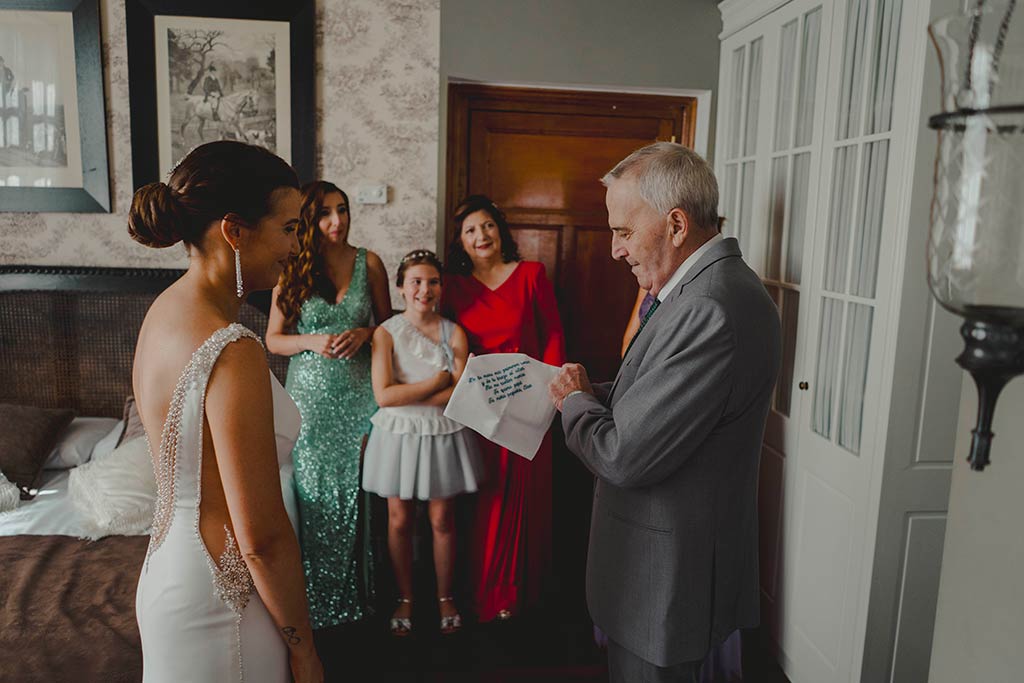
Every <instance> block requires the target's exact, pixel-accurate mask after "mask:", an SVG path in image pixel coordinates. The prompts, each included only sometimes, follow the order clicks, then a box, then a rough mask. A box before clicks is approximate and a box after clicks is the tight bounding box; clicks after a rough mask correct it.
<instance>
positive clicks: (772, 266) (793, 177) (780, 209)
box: [762, 3, 824, 417]
mask: <svg viewBox="0 0 1024 683" xmlns="http://www.w3.org/2000/svg"><path fill="white" fill-rule="evenodd" d="M794 10H795V11H792V12H790V13H788V16H786V17H785V18H783V19H782V24H781V26H779V28H778V29H777V35H778V49H777V51H776V54H775V60H776V63H777V69H776V70H775V82H774V86H775V110H774V121H773V126H772V140H771V145H770V149H771V153H770V160H769V166H770V172H769V182H768V191H769V193H770V197H769V208H768V219H767V223H766V225H767V232H768V234H767V236H766V237H767V239H766V249H765V251H764V255H763V258H764V268H763V270H762V272H763V275H764V283H765V286H766V287H767V288H768V290H769V292H770V293H771V294H772V296H773V298H774V299H775V302H776V304H777V305H778V306H779V314H780V316H781V318H782V334H783V340H782V343H783V359H782V369H781V371H780V376H779V380H778V382H777V384H776V389H775V396H774V399H773V403H772V408H773V410H774V412H775V413H777V414H779V415H781V416H783V417H789V416H790V414H791V408H792V406H791V404H792V399H793V380H794V371H795V368H796V365H797V363H796V349H797V342H798V339H797V334H798V331H799V325H798V321H799V312H800V296H801V286H802V278H803V263H804V250H805V248H806V247H805V237H806V234H807V217H808V215H809V207H810V204H811V202H812V200H813V199H814V194H813V192H812V191H811V186H810V184H811V182H812V173H811V166H812V162H814V161H815V159H814V158H813V157H814V156H815V155H816V154H817V152H816V150H815V149H814V147H813V146H812V143H813V141H815V140H817V139H819V138H820V131H818V132H817V133H816V131H815V127H816V126H820V125H821V124H820V121H819V119H820V113H821V109H820V104H819V107H818V109H816V108H815V103H820V102H821V98H820V94H819V92H818V91H819V90H820V88H821V87H822V84H820V83H819V78H818V77H819V73H824V69H823V68H819V66H820V65H819V63H818V62H819V60H820V59H821V56H822V54H823V52H822V50H821V42H822V14H823V11H824V10H823V8H822V6H821V4H812V3H803V4H801V3H797V4H796V5H795V7H794ZM816 112H817V114H818V115H816Z"/></svg>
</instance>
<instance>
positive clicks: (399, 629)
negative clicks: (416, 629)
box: [388, 598, 412, 638]
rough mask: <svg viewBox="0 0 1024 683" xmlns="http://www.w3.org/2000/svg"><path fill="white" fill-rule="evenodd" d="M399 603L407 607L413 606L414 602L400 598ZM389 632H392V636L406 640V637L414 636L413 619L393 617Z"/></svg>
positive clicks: (389, 624)
mask: <svg viewBox="0 0 1024 683" xmlns="http://www.w3.org/2000/svg"><path fill="white" fill-rule="evenodd" d="M398 602H399V603H401V604H405V605H411V604H412V600H410V599H409V598H398ZM388 630H390V631H391V635H393V636H395V637H396V638H405V637H406V636H410V635H412V618H411V617H391V621H389V622H388Z"/></svg>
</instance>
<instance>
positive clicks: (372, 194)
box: [356, 185, 388, 204]
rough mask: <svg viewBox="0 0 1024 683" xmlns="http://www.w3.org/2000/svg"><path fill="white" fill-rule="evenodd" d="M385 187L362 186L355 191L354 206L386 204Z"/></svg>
mask: <svg viewBox="0 0 1024 683" xmlns="http://www.w3.org/2000/svg"><path fill="white" fill-rule="evenodd" d="M387 203H388V186H387V185H364V186H363V187H360V188H358V189H357V190H356V204H387Z"/></svg>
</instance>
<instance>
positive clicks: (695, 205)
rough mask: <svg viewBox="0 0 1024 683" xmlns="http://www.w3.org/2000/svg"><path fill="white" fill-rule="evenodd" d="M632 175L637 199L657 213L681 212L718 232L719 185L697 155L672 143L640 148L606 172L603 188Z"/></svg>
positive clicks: (706, 163) (706, 227) (705, 163)
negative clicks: (638, 188) (635, 185)
mask: <svg viewBox="0 0 1024 683" xmlns="http://www.w3.org/2000/svg"><path fill="white" fill-rule="evenodd" d="M627 175H632V176H633V177H635V178H636V180H637V185H638V186H639V187H640V196H641V197H642V198H643V200H644V201H645V202H647V203H648V204H650V205H651V206H652V207H653V208H654V210H655V211H657V212H658V213H664V214H667V213H668V212H669V211H671V210H672V209H682V210H683V212H685V213H686V216H687V218H689V219H690V220H691V221H693V222H694V223H696V224H697V225H698V226H700V227H702V228H705V229H707V230H717V229H718V181H717V180H715V173H714V171H712V170H711V166H710V165H709V164H708V162H707V161H705V160H704V159H703V157H701V156H700V155H699V154H697V153H696V152H694V151H693V150H691V149H687V148H686V147H683V146H682V145H679V144H676V143H674V142H655V143H654V144H652V145H647V146H646V147H641V148H640V149H638V150H636V151H635V152H633V153H632V154H630V155H629V156H628V157H626V158H625V159H623V160H622V161H620V162H619V163H617V164H616V165H615V168H613V169H612V170H610V171H608V172H607V173H606V174H605V175H604V177H603V178H601V182H602V183H603V184H604V186H605V187H608V186H609V185H611V184H612V183H613V182H614V181H616V180H618V179H620V178H622V177H624V176H627Z"/></svg>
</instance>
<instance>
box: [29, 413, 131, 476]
mask: <svg viewBox="0 0 1024 683" xmlns="http://www.w3.org/2000/svg"><path fill="white" fill-rule="evenodd" d="M117 423H118V420H116V419H114V418H112V417H76V418H75V419H73V420H71V424H69V425H68V426H67V427H65V428H64V431H63V432H61V433H60V439H59V440H58V441H57V445H56V446H54V447H53V450H52V451H50V455H49V456H48V457H47V458H46V464H45V465H43V469H46V470H66V469H68V468H69V467H78V466H79V465H81V464H82V463H86V462H89V458H90V457H92V450H93V448H95V446H96V444H97V443H98V442H99V441H101V440H102V439H103V437H105V436H106V435H107V434H108V433H110V431H111V428H112V427H113V426H114V425H116V424H117Z"/></svg>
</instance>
